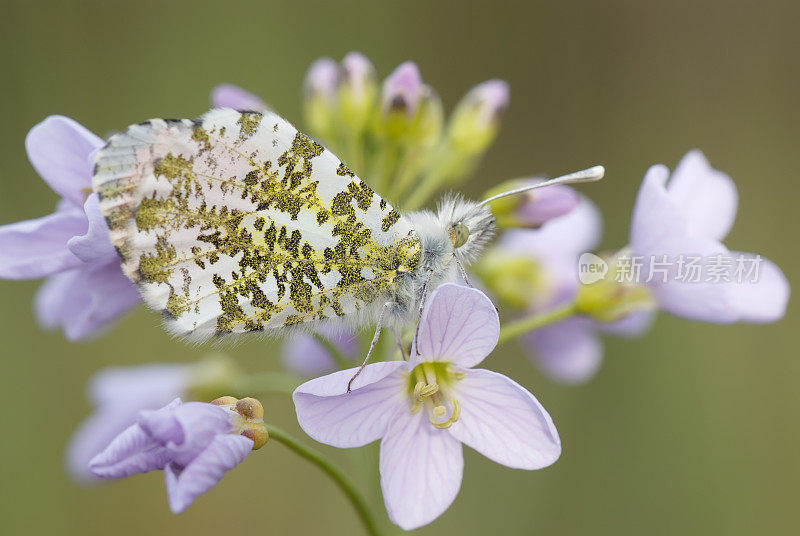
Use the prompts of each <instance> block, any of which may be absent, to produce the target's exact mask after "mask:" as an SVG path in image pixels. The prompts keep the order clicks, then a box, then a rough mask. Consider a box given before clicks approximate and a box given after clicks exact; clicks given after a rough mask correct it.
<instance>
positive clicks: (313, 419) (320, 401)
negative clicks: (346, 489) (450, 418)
mask: <svg viewBox="0 0 800 536" xmlns="http://www.w3.org/2000/svg"><path fill="white" fill-rule="evenodd" d="M406 367H407V363H406V362H405V361H386V362H382V363H373V364H371V365H367V367H366V368H365V369H364V370H363V371H362V372H361V374H360V375H359V376H358V378H356V380H355V381H354V382H353V390H352V391H351V392H350V393H348V392H347V382H349V381H350V378H352V377H353V374H355V373H356V371H357V370H358V369H357V368H352V369H347V370H340V371H339V372H334V373H333V374H328V375H327V376H323V377H321V378H316V379H313V380H310V381H307V382H306V383H304V384H303V385H301V386H300V387H298V388H297V389H295V391H294V393H293V394H292V399H293V400H294V405H295V410H296V411H297V422H298V423H299V424H300V428H302V429H303V431H304V432H305V433H306V434H308V435H309V436H310V437H311V438H312V439H314V440H316V441H319V442H320V443H325V444H327V445H332V446H334V447H339V448H351V447H360V446H362V445H366V444H367V443H371V442H372V441H375V440H377V439H379V438H380V437H381V436H382V435H383V434H384V432H385V431H386V427H387V426H388V424H389V420H390V419H391V417H392V415H393V414H394V412H395V410H397V408H399V407H407V404H408V403H407V401H406V400H405V399H404V393H403V389H404V387H405V382H406V378H405V374H404V373H403V372H402V371H404V370H405V369H406Z"/></svg>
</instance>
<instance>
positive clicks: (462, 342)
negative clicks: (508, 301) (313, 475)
mask: <svg viewBox="0 0 800 536" xmlns="http://www.w3.org/2000/svg"><path fill="white" fill-rule="evenodd" d="M499 336H500V318H499V317H498V316H497V310H496V309H495V307H494V304H492V301H491V300H490V299H489V298H487V297H486V295H485V294H484V293H483V292H481V291H480V290H477V289H474V288H469V287H464V286H461V285H455V284H453V283H445V284H444V285H440V286H439V287H438V288H437V289H436V290H434V291H433V292H432V293H431V294H430V296H429V297H428V302H427V304H426V305H425V310H424V311H423V312H422V318H421V319H420V326H419V332H418V335H417V340H416V341H415V344H414V346H415V348H413V349H412V352H411V356H412V357H411V364H412V366H413V365H415V364H416V363H419V362H421V361H450V362H453V363H456V364H458V365H460V366H462V367H472V366H475V365H477V364H478V363H480V362H481V361H483V359H484V358H485V357H486V356H488V355H489V353H491V351H492V350H493V349H494V347H495V346H497V339H498V337H499Z"/></svg>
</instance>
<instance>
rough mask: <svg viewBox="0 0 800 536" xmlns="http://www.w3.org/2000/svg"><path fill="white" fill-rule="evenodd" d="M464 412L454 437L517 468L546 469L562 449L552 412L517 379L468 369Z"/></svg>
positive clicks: (462, 385)
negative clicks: (546, 409) (549, 412)
mask: <svg viewBox="0 0 800 536" xmlns="http://www.w3.org/2000/svg"><path fill="white" fill-rule="evenodd" d="M457 396H458V397H459V401H460V403H461V418H460V419H459V420H458V422H457V423H455V424H454V425H453V426H452V428H451V429H450V431H451V433H452V434H453V437H455V438H456V439H458V440H460V441H462V442H463V443H464V444H465V445H467V446H469V447H471V448H473V449H475V450H477V451H478V452H480V453H481V454H483V455H484V456H486V457H487V458H489V459H490V460H493V461H495V462H497V463H500V464H503V465H505V466H508V467H513V468H516V469H541V468H542V467H547V466H548V465H551V464H552V463H553V462H555V461H556V460H557V459H558V457H559V456H560V455H561V439H560V438H559V437H558V432H557V431H556V427H555V425H553V420H552V419H551V418H550V415H549V414H548V413H547V411H545V409H544V408H543V407H542V405H541V404H540V403H539V401H538V400H536V398H535V397H534V396H533V395H532V394H531V393H529V392H528V391H527V390H526V389H525V388H524V387H522V386H521V385H519V384H518V383H516V382H515V381H513V380H511V379H509V378H507V377H505V376H503V375H502V374H498V373H496V372H492V371H489V370H482V369H475V370H469V371H467V375H466V377H465V378H464V379H463V380H462V381H461V382H459V383H458V394H457Z"/></svg>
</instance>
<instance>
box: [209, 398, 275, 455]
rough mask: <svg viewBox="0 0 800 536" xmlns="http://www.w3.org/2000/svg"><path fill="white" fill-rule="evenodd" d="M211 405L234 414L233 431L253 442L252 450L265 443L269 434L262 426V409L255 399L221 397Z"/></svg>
mask: <svg viewBox="0 0 800 536" xmlns="http://www.w3.org/2000/svg"><path fill="white" fill-rule="evenodd" d="M211 404H213V405H215V406H219V407H221V408H225V409H227V410H228V411H231V412H233V413H234V414H235V416H234V418H233V427H234V431H235V432H236V433H238V434H239V435H242V436H244V437H247V438H249V439H251V440H252V441H253V450H258V449H260V448H261V447H263V446H264V445H265V444H266V443H267V439H269V433H268V432H267V427H266V426H264V407H263V406H262V405H261V402H259V401H258V400H256V399H255V398H251V397H246V398H241V399H236V398H234V397H232V396H221V397H219V398H217V399H216V400H212V401H211Z"/></svg>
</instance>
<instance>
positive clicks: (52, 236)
mask: <svg viewBox="0 0 800 536" xmlns="http://www.w3.org/2000/svg"><path fill="white" fill-rule="evenodd" d="M87 227H88V223H87V221H86V216H84V215H83V214H82V213H81V211H80V210H78V209H74V208H72V209H69V210H64V211H59V212H55V213H53V214H49V215H47V216H44V217H42V218H38V219H35V220H26V221H21V222H17V223H11V224H8V225H3V226H0V251H2V254H0V278H3V279H38V278H40V277H45V276H48V275H52V274H55V273H58V272H62V271H64V270H69V269H71V268H75V267H76V266H80V265H81V264H82V262H81V260H80V259H79V258H78V257H76V256H75V255H73V254H72V252H71V251H70V250H69V249H68V248H67V241H68V240H70V238H72V237H73V236H76V235H82V234H83V233H85V232H86V228H87Z"/></svg>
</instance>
